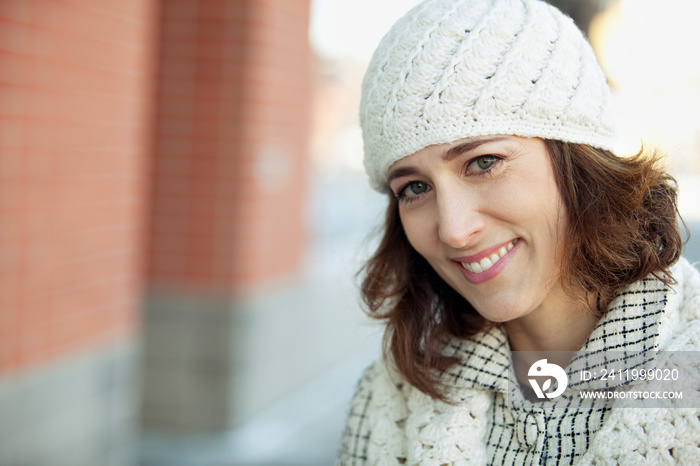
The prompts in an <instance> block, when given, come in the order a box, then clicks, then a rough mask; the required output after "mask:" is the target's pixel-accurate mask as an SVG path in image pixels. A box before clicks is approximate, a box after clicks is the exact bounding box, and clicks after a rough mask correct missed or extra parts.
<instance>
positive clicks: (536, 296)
mask: <svg viewBox="0 0 700 466" xmlns="http://www.w3.org/2000/svg"><path fill="white" fill-rule="evenodd" d="M389 184H390V187H391V190H392V191H393V192H394V194H396V195H397V197H398V199H399V214H400V217H401V222H402V224H403V227H404V230H405V232H406V235H407V237H408V240H409V242H410V243H411V245H412V246H413V248H414V249H415V250H416V251H418V253H419V254H421V255H422V256H423V257H424V258H425V259H426V260H427V261H428V262H429V263H430V265H431V266H432V267H433V269H435V271H436V272H437V273H438V274H439V275H440V277H442V278H443V280H445V281H446V282H447V283H448V284H449V285H450V286H452V288H454V289H455V290H456V291H457V292H458V293H459V294H460V295H462V296H463V297H464V298H465V299H466V300H467V301H469V302H470V303H471V304H472V306H474V308H475V309H476V310H477V311H478V312H479V313H480V314H481V315H482V316H484V317H485V318H487V319H489V320H491V321H494V322H505V321H510V320H513V319H517V318H520V317H523V316H526V315H528V314H531V313H533V311H537V310H540V311H542V312H545V314H544V315H546V312H549V310H554V309H555V308H556V307H557V306H558V305H559V304H560V302H561V300H562V299H564V298H563V296H564V295H563V291H562V289H561V285H560V280H559V275H560V259H561V255H562V244H563V235H564V231H565V227H566V222H567V218H566V212H565V210H564V208H563V207H562V202H561V196H560V194H559V190H558V189H557V185H556V181H555V179H554V173H553V170H552V163H551V160H550V157H549V154H548V153H547V150H546V148H545V145H544V142H543V141H542V140H541V139H527V138H520V137H515V136H489V137H478V138H472V139H465V140H461V141H457V142H455V143H450V144H441V145H435V146H429V147H426V148H425V149H422V150H420V151H418V152H416V153H415V154H413V155H410V156H408V157H406V158H404V159H401V160H399V161H397V162H396V163H394V165H392V166H391V168H390V170H389ZM540 314H541V313H540Z"/></svg>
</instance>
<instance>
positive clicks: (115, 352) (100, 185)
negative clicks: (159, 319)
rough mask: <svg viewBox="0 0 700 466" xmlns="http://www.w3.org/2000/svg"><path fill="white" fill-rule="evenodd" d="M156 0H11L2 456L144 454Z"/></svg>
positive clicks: (6, 55)
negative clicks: (142, 386) (142, 388)
mask: <svg viewBox="0 0 700 466" xmlns="http://www.w3.org/2000/svg"><path fill="white" fill-rule="evenodd" d="M155 7H156V2H155V1H150V0H124V1H109V0H100V1H93V0H2V1H0V464H3V465H19V464H33V465H46V464H71V465H97V464H110V465H118V464H119V465H126V464H134V462H135V454H134V453H135V451H134V450H135V444H136V443H135V429H136V422H137V416H136V407H137V403H136V393H135V389H136V386H137V383H136V380H135V378H134V374H135V373H136V371H135V369H136V367H135V365H136V362H137V361H138V358H137V353H138V334H139V327H140V325H139V318H138V317H139V314H138V311H139V305H140V297H141V286H142V278H143V277H142V265H143V262H142V249H143V248H142V242H141V240H142V237H143V220H144V219H143V214H144V209H143V207H144V205H145V202H144V200H145V195H146V192H147V191H146V189H145V182H146V181H147V178H146V177H145V166H146V164H147V161H148V151H149V149H150V147H149V143H150V131H149V124H150V119H151V114H150V102H151V98H152V96H151V91H152V89H151V83H152V67H151V62H152V59H153V46H154V39H155V34H154V32H155V25H156V22H155V17H156V14H155V13H156V12H155Z"/></svg>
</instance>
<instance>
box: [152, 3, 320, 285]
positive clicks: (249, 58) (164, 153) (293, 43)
mask: <svg viewBox="0 0 700 466" xmlns="http://www.w3.org/2000/svg"><path fill="white" fill-rule="evenodd" d="M308 10H309V0H285V1H279V0H268V1H264V0H239V1H226V0H164V1H163V2H162V10H161V11H162V19H161V21H162V38H161V56H160V72H159V79H158V82H159V92H158V116H157V120H158V122H159V123H158V127H157V130H156V135H155V139H156V141H157V144H156V145H157V148H156V159H155V175H154V184H153V186H154V191H153V224H152V231H151V235H150V237H151V248H150V254H149V260H150V262H149V263H150V266H149V279H150V282H151V284H152V286H153V287H155V288H158V287H178V288H180V289H183V288H184V289H200V290H202V289H203V290H212V289H215V290H224V291H230V290H236V289H246V288H248V287H249V286H251V285H256V284H259V283H264V282H266V281H267V280H270V279H273V278H276V277H280V276H285V275H290V274H293V273H294V272H295V271H296V270H297V269H298V266H299V262H300V258H301V254H302V250H303V246H304V242H305V233H306V232H305V230H304V216H303V210H302V207H303V200H304V196H305V186H306V164H307V162H306V160H307V153H306V152H307V141H308V121H309V111H310V110H309V104H308V102H309V100H310V95H309V93H310V90H309V61H310V52H309V45H308V40H307V33H308V32H307V31H308V13H309V11H308Z"/></svg>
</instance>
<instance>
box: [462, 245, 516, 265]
mask: <svg viewBox="0 0 700 466" xmlns="http://www.w3.org/2000/svg"><path fill="white" fill-rule="evenodd" d="M519 240H520V238H515V239H514V240H512V241H511V242H510V243H508V244H506V245H505V246H501V248H500V249H499V250H498V251H496V252H494V253H492V254H491V255H490V256H488V257H484V258H483V259H481V260H480V261H479V262H460V264H462V267H464V268H465V270H468V271H469V272H471V273H483V272H486V271H487V270H489V269H490V268H491V267H493V266H494V265H496V263H497V262H498V261H500V260H501V259H502V258H503V256H505V255H506V254H508V251H510V250H511V249H513V248H514V247H515V245H516V244H518V241H519Z"/></svg>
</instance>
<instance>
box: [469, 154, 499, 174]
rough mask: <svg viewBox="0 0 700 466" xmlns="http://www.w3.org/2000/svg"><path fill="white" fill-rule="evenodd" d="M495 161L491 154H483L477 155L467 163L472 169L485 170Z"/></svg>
mask: <svg viewBox="0 0 700 466" xmlns="http://www.w3.org/2000/svg"><path fill="white" fill-rule="evenodd" d="M495 163H496V157H494V156H493V155H484V156H482V157H477V158H476V159H474V161H472V163H470V164H469V166H470V167H472V166H473V167H472V169H473V170H476V171H485V170H488V169H490V168H491V167H493V164H495Z"/></svg>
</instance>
